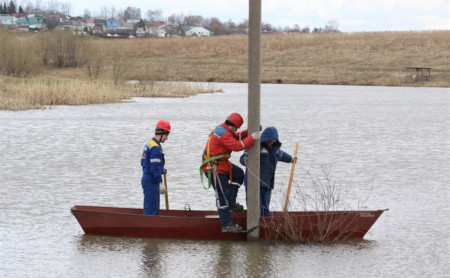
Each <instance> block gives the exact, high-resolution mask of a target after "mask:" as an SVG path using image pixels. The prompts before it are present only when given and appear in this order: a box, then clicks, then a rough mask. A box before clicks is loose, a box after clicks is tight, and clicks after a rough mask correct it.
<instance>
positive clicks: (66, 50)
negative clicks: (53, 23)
mask: <svg viewBox="0 0 450 278" xmlns="http://www.w3.org/2000/svg"><path fill="white" fill-rule="evenodd" d="M86 43H87V39H86V38H84V37H82V36H75V35H73V34H72V33H71V32H69V31H61V30H58V31H53V32H48V33H45V34H42V35H41V40H40V47H41V49H40V54H41V61H42V63H43V64H44V65H48V66H54V67H57V68H64V67H78V66H81V65H83V64H84V63H85V62H86V51H87V47H86Z"/></svg>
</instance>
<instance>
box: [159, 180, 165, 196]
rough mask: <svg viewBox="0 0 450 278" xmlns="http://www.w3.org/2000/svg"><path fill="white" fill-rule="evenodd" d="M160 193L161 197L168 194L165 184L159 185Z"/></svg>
mask: <svg viewBox="0 0 450 278" xmlns="http://www.w3.org/2000/svg"><path fill="white" fill-rule="evenodd" d="M159 193H160V194H161V195H164V194H166V187H165V186H164V184H163V183H162V182H160V183H159Z"/></svg>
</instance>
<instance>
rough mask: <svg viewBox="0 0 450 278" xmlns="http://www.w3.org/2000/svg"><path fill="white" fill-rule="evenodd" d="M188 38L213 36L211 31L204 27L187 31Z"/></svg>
mask: <svg viewBox="0 0 450 278" xmlns="http://www.w3.org/2000/svg"><path fill="white" fill-rule="evenodd" d="M185 34H186V37H209V36H211V35H212V33H211V31H209V30H208V29H205V28H203V27H194V28H191V29H189V30H187V31H185Z"/></svg>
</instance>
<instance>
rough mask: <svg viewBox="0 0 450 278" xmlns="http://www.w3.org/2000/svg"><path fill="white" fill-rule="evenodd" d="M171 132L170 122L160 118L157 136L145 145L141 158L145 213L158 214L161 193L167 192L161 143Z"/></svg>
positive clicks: (156, 131)
mask: <svg viewBox="0 0 450 278" xmlns="http://www.w3.org/2000/svg"><path fill="white" fill-rule="evenodd" d="M169 133H170V122H168V121H165V120H160V121H159V122H158V123H157V124H156V129H155V137H153V138H152V139H151V140H150V141H148V143H147V144H146V145H145V147H144V151H143V152H142V158H141V166H142V180H141V184H142V189H143V191H144V214H145V215H158V213H159V203H160V202H159V194H165V193H166V188H165V187H164V185H163V178H162V175H163V173H164V171H165V169H164V165H165V160H164V152H163V149H162V147H161V143H164V142H166V140H167V138H168V137H169Z"/></svg>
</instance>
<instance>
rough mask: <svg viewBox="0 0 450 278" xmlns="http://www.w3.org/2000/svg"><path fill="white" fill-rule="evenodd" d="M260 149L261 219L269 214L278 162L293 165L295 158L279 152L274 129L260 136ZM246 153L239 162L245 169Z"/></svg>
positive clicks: (265, 130)
mask: <svg viewBox="0 0 450 278" xmlns="http://www.w3.org/2000/svg"><path fill="white" fill-rule="evenodd" d="M260 141H261V147H260V155H259V157H260V164H259V165H260V174H259V177H260V184H259V203H260V215H261V217H268V216H269V214H270V210H269V206H270V197H271V195H272V190H273V187H274V185H275V171H276V169H277V163H278V161H283V162H286V163H293V162H294V161H297V157H292V156H291V155H290V154H288V153H286V152H284V151H282V150H281V142H280V141H279V140H278V131H277V129H276V128H275V127H273V126H271V127H267V128H266V129H264V131H263V132H262V134H261V140H260ZM247 158H248V153H247V151H244V153H243V154H242V156H241V158H240V159H239V161H240V162H241V164H242V165H244V166H246V167H247ZM247 171H248V169H247V168H246V170H245V181H244V185H245V193H247ZM246 195H247V194H246Z"/></svg>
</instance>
